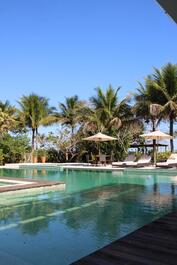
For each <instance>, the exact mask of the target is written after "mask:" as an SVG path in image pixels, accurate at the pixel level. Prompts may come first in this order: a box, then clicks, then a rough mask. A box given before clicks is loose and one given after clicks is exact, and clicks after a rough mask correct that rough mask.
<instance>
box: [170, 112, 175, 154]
mask: <svg viewBox="0 0 177 265" xmlns="http://www.w3.org/2000/svg"><path fill="white" fill-rule="evenodd" d="M173 123H174V120H173V117H172V116H171V117H170V135H171V136H172V137H173ZM170 149H171V152H172V153H173V151H174V143H173V139H170Z"/></svg>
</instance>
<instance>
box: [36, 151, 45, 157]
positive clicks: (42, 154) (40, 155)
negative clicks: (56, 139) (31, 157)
mask: <svg viewBox="0 0 177 265" xmlns="http://www.w3.org/2000/svg"><path fill="white" fill-rule="evenodd" d="M37 155H38V156H39V157H42V156H45V157H46V156H47V150H45V149H38V150H37Z"/></svg>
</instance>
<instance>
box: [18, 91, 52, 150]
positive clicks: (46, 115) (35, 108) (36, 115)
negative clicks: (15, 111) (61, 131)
mask: <svg viewBox="0 0 177 265" xmlns="http://www.w3.org/2000/svg"><path fill="white" fill-rule="evenodd" d="M18 103H19V105H20V113H19V114H20V116H21V119H22V120H23V122H24V125H25V126H27V127H28V128H29V129H31V131H32V151H33V150H34V149H35V142H36V146H37V136H38V128H39V126H41V125H44V126H47V125H50V124H51V123H52V122H53V120H52V113H53V111H54V108H51V107H50V106H49V100H48V99H47V98H45V97H41V96H38V95H36V94H34V93H32V94H30V95H29V96H22V98H21V99H20V101H19V102H18ZM35 140H36V141H35Z"/></svg>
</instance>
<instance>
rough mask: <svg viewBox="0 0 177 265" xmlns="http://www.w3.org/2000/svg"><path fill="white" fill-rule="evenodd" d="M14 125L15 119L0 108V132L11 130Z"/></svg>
mask: <svg viewBox="0 0 177 265" xmlns="http://www.w3.org/2000/svg"><path fill="white" fill-rule="evenodd" d="M15 125H16V121H15V119H14V118H13V117H12V116H11V115H9V114H8V113H6V112H4V111H2V109H1V108H0V134H3V133H4V132H7V131H9V130H12V129H13V128H14V127H15Z"/></svg>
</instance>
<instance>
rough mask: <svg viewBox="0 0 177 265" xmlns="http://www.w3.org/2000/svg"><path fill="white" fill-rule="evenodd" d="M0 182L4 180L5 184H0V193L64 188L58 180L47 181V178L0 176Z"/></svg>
mask: <svg viewBox="0 0 177 265" xmlns="http://www.w3.org/2000/svg"><path fill="white" fill-rule="evenodd" d="M0 182H4V183H6V184H7V185H3V186H0V194H1V193H7V192H17V191H23V190H29V189H30V190H33V189H35V190H37V189H41V188H49V189H52V188H57V189H64V188H65V183H64V182H60V181H48V180H31V179H20V180H19V178H7V177H0Z"/></svg>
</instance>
